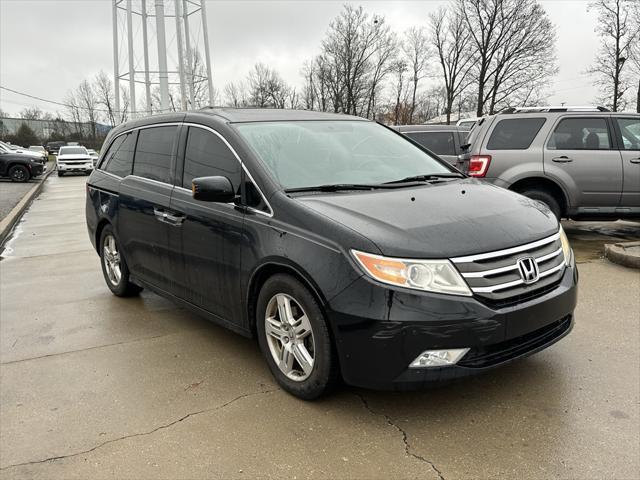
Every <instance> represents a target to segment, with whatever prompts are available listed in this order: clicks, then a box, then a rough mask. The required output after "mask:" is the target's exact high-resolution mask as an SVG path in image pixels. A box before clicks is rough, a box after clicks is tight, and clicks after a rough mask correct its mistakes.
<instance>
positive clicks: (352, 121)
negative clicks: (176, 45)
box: [86, 109, 577, 399]
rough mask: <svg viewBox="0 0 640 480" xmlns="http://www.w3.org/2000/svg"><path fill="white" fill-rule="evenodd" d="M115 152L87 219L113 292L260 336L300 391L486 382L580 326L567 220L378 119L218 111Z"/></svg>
mask: <svg viewBox="0 0 640 480" xmlns="http://www.w3.org/2000/svg"><path fill="white" fill-rule="evenodd" d="M102 152H103V153H102V155H101V158H100V161H99V163H98V167H97V169H96V170H95V171H94V172H93V173H92V175H91V176H90V177H89V179H88V182H87V197H86V198H87V200H86V201H87V203H86V219H87V226H88V231H89V236H90V239H91V242H92V243H93V245H94V246H95V248H96V251H97V252H98V254H99V255H100V257H101V265H102V272H103V274H104V278H105V282H106V284H107V286H108V288H109V289H110V290H111V291H112V292H113V293H114V294H115V295H117V296H127V295H132V294H136V293H137V292H139V291H140V290H141V289H142V288H143V287H144V288H149V289H150V290H152V291H155V292H157V293H159V294H160V295H163V296H165V297H167V298H170V299H172V300H174V301H176V302H177V303H178V304H180V305H183V306H184V307H187V308H189V309H191V310H193V311H195V312H197V313H199V314H201V315H204V316H205V317H207V318H209V319H210V320H212V321H214V322H217V323H219V324H221V325H224V326H225V327H228V328H230V329H232V330H234V331H236V332H239V333H241V334H243V335H246V336H257V338H258V343H259V346H260V349H261V351H262V353H263V355H264V357H265V360H266V362H267V364H268V366H269V368H270V370H271V372H272V373H273V375H274V377H275V378H276V380H277V382H278V383H279V384H280V385H281V386H282V388H284V389H285V390H287V391H288V392H290V393H292V394H293V395H296V396H298V397H300V398H304V399H313V398H316V397H318V396H319V395H321V394H323V393H325V392H327V391H328V390H329V389H330V388H331V387H332V386H333V385H335V383H336V381H337V379H338V377H339V376H340V375H341V376H342V378H343V379H344V381H345V382H346V383H348V384H352V385H357V386H363V387H371V388H392V389H402V388H415V387H421V386H423V385H424V384H425V383H427V382H432V381H440V380H445V379H450V378H454V377H458V376H464V375H469V374H474V373H477V372H482V371H484V370H487V369H489V368H492V367H496V366H498V365H503V364H505V363H508V362H510V361H512V360H514V359H516V358H520V357H523V356H526V355H529V354H532V353H534V352H537V351H539V350H542V349H544V348H546V347H547V346H549V345H551V344H553V343H555V342H556V341H558V340H559V339H560V338H562V337H564V336H565V335H567V334H568V333H569V331H570V330H571V328H572V325H573V310H574V307H575V305H576V284H577V270H576V266H575V261H574V257H573V254H572V251H571V248H570V247H569V244H568V241H567V238H566V236H565V234H564V233H563V231H562V228H561V227H560V225H559V223H558V221H557V219H556V218H555V216H554V215H553V214H552V213H551V211H549V209H547V208H546V207H544V206H543V205H541V204H540V203H538V202H532V201H530V200H528V199H526V198H525V197H522V196H521V195H519V194H516V193H514V192H510V191H508V190H505V189H501V188H496V187H494V186H492V185H487V184H486V183H484V182H482V181H479V180H476V179H472V178H468V177H466V176H465V175H464V174H461V173H460V172H458V171H456V170H454V169H453V168H452V167H451V166H450V165H448V164H447V163H446V162H444V161H443V160H440V159H439V158H437V157H435V156H433V155H431V154H429V153H428V152H427V151H425V150H424V149H421V148H419V147H418V146H416V145H415V144H414V143H413V142H410V141H409V140H407V139H406V138H405V137H404V136H402V135H401V134H399V133H398V132H395V131H393V130H391V129H389V128H387V127H384V126H382V125H379V124H377V123H374V122H370V121H368V120H364V119H361V118H357V117H351V116H346V115H337V114H329V113H320V112H309V111H292V110H273V109H249V110H244V109H239V110H234V109H207V110H202V111H198V112H186V113H173V114H164V115H155V116H153V117H150V118H146V119H137V120H132V121H129V122H127V123H125V124H122V125H119V126H118V127H116V128H114V129H113V130H112V131H111V132H110V133H109V135H108V137H107V139H106V141H105V143H104V146H103V149H102Z"/></svg>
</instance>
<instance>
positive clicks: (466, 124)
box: [456, 117, 482, 131]
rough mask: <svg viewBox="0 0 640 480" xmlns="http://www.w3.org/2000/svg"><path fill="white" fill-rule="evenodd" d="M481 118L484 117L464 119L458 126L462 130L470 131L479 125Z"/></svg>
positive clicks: (457, 123) (459, 121)
mask: <svg viewBox="0 0 640 480" xmlns="http://www.w3.org/2000/svg"><path fill="white" fill-rule="evenodd" d="M481 118H482V117H470V118H462V119H460V120H458V121H457V122H456V126H457V127H460V128H461V129H462V130H466V131H469V130H471V129H472V128H473V127H474V126H475V125H476V123H478V120H480V119H481Z"/></svg>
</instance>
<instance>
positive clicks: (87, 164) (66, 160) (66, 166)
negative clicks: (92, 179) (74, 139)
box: [56, 145, 93, 177]
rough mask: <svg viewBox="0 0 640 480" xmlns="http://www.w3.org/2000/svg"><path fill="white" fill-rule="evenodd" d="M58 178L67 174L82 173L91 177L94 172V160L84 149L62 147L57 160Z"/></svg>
mask: <svg viewBox="0 0 640 480" xmlns="http://www.w3.org/2000/svg"><path fill="white" fill-rule="evenodd" d="M56 169H57V170H58V176H59V177H62V176H63V175H65V174H66V173H72V172H76V173H77V172H80V173H84V174H85V175H89V174H90V173H91V172H92V171H93V160H92V159H91V156H90V155H89V153H88V152H87V149H86V148H84V147H73V146H71V147H70V146H68V145H67V146H64V147H60V150H59V151H58V157H57V158H56Z"/></svg>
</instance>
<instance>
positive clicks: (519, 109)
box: [499, 105, 610, 113]
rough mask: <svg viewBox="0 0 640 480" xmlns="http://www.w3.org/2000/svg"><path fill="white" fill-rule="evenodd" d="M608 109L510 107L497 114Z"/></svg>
mask: <svg viewBox="0 0 640 480" xmlns="http://www.w3.org/2000/svg"><path fill="white" fill-rule="evenodd" d="M608 111H610V110H609V109H608V108H605V107H600V106H591V105H585V106H564V105H560V106H554V105H547V106H542V107H510V108H506V109H504V110H502V111H501V112H499V113H540V112H608Z"/></svg>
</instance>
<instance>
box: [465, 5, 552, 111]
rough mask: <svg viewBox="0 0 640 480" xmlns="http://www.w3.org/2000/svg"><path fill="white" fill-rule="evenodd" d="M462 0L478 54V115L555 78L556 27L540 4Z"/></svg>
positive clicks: (474, 74)
mask: <svg viewBox="0 0 640 480" xmlns="http://www.w3.org/2000/svg"><path fill="white" fill-rule="evenodd" d="M456 1H457V11H458V13H459V14H460V15H461V17H462V18H463V19H464V21H465V23H466V25H467V30H468V32H469V34H470V35H471V44H472V46H473V50H474V59H473V69H472V73H473V77H474V82H476V83H477V115H478V116H481V115H483V114H484V113H485V111H488V112H489V113H494V112H495V111H496V110H497V108H498V106H499V105H505V104H509V103H510V100H511V98H512V97H518V96H520V97H521V96H522V93H523V92H526V91H531V90H532V86H533V85H536V84H540V83H543V84H544V83H545V82H548V81H549V79H550V78H551V76H553V75H554V74H555V72H556V67H555V54H554V46H555V28H554V26H553V24H552V23H551V21H550V20H549V18H548V16H547V14H546V12H545V11H544V9H543V8H542V7H541V6H540V4H539V3H538V2H537V1H536V0H456Z"/></svg>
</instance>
